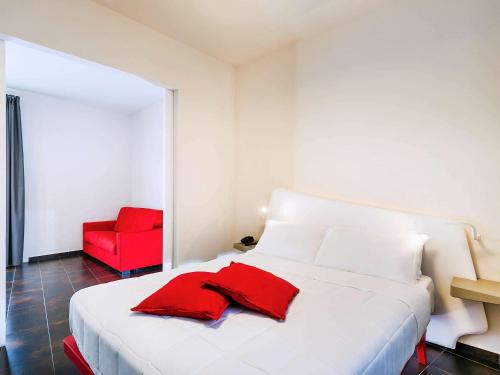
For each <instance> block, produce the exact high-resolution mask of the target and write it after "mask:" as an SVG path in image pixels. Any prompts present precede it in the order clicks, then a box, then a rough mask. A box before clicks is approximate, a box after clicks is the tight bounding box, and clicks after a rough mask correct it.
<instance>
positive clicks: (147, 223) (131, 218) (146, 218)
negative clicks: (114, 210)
mask: <svg viewBox="0 0 500 375" xmlns="http://www.w3.org/2000/svg"><path fill="white" fill-rule="evenodd" d="M157 217H158V213H157V210H151V209H149V208H135V207H122V208H121V209H120V213H119V214H118V219H116V224H115V231H116V232H143V231H147V230H151V229H153V225H154V224H155V222H156V221H157Z"/></svg>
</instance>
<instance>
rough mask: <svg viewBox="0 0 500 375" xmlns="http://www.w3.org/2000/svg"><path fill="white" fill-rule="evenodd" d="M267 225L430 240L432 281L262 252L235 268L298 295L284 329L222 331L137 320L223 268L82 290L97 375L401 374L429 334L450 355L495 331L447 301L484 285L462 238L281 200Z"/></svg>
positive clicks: (405, 218)
mask: <svg viewBox="0 0 500 375" xmlns="http://www.w3.org/2000/svg"><path fill="white" fill-rule="evenodd" d="M268 218H269V219H271V220H278V221H284V222H287V223H294V224H298V225H307V224H310V223H314V224H315V225H318V226H319V225H321V226H324V227H329V228H331V227H333V226H354V227H365V228H370V230H372V231H380V232H383V233H387V232H388V231H394V232H406V231H412V232H414V233H422V234H426V235H428V241H427V242H426V244H425V248H424V253H423V259H422V272H423V274H424V275H427V276H429V277H427V276H423V277H422V278H421V279H420V280H418V282H417V283H416V284H405V283H399V282H396V281H391V280H389V279H386V278H381V277H373V276H364V275H359V274H355V273H350V272H344V271H340V270H338V269H334V268H328V267H318V266H314V265H313V264H312V263H299V262H295V261H291V260H286V259H283V258H278V257H274V256H271V255H269V254H268V255H264V254H262V253H257V252H255V251H252V252H249V253H247V254H244V255H240V256H236V258H237V260H238V261H240V262H243V263H247V264H250V265H254V266H257V267H259V268H262V269H265V270H268V271H270V272H272V273H274V274H275V275H277V276H280V277H282V278H284V279H286V280H288V281H290V282H291V283H292V284H294V285H295V286H297V287H298V288H300V293H299V294H298V295H297V297H296V298H295V300H294V301H293V302H292V304H291V305H290V309H289V313H288V316H287V319H286V321H285V322H277V321H275V320H273V319H270V318H267V317H265V316H263V315H261V314H258V313H254V312H250V311H248V310H245V309H241V308H237V307H231V308H229V309H228V310H227V311H226V313H225V314H224V315H223V317H222V318H221V320H220V321H218V322H215V323H214V322H201V321H195V320H190V319H181V318H169V317H155V316H148V315H141V314H133V313H131V312H130V307H132V306H135V305H136V304H137V303H138V302H140V301H141V300H142V299H144V298H145V297H147V296H148V295H150V294H151V293H152V292H154V291H155V290H157V289H159V288H160V287H161V286H163V285H164V284H165V283H166V282H168V281H169V280H170V279H171V278H173V277H174V276H176V275H178V274H180V273H184V272H189V271H193V270H207V271H218V270H219V269H220V268H221V267H223V266H225V265H227V264H228V263H229V261H230V259H228V258H227V257H226V258H224V259H217V260H213V261H210V262H206V263H199V264H191V265H186V266H184V267H181V268H179V269H176V270H174V271H167V272H164V273H160V274H155V275H151V276H144V277H141V278H138V279H129V280H122V281H117V282H113V283H109V284H104V285H99V286H95V287H91V288H88V289H84V290H81V291H79V292H77V293H76V294H75V295H74V296H73V298H72V299H71V303H70V327H71V330H72V333H73V336H74V338H75V340H76V343H77V345H78V347H79V349H80V351H81V353H82V355H83V357H84V359H85V360H86V361H87V363H88V364H89V365H90V367H91V368H92V370H93V371H94V373H95V374H104V375H125V374H127V375H128V374H130V375H133V374H166V375H180V374H218V375H223V374H332V373H333V374H377V375H378V374H399V373H400V371H401V370H402V368H403V366H404V364H405V363H406V361H407V360H408V359H409V358H410V356H411V354H412V353H413V350H414V347H415V345H416V344H417V342H418V339H419V338H420V337H421V336H422V334H423V333H424V331H425V330H426V328H427V339H428V340H429V341H431V342H434V343H437V344H440V345H443V346H447V347H450V348H454V347H455V344H456V341H457V339H458V338H459V337H460V336H462V335H465V334H472V333H479V332H483V331H484V330H486V329H487V322H486V316H485V313H484V308H483V306H482V304H480V303H477V302H471V301H463V300H460V299H457V298H453V297H451V296H450V294H449V285H450V281H451V278H452V277H453V276H462V277H468V278H474V277H475V276H476V275H475V271H474V266H473V264H472V259H471V256H470V252H469V249H468V245H467V241H466V238H465V235H464V231H463V228H461V227H460V226H457V225H456V224H450V223H449V222H448V221H446V220H443V219H439V218H433V217H428V216H423V215H414V214H407V213H402V212H397V211H391V210H383V209H378V208H372V207H367V206H361V205H355V204H350V203H345V202H339V201H334V200H326V199H321V198H317V197H311V196H307V195H303V194H299V193H294V192H289V191H286V190H282V189H279V190H276V191H275V192H274V193H273V196H272V199H271V202H270V205H269V211H268ZM450 259H453V262H450ZM431 278H432V281H431ZM431 310H433V315H432V317H431Z"/></svg>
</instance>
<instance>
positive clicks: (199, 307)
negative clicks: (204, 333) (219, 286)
mask: <svg viewBox="0 0 500 375" xmlns="http://www.w3.org/2000/svg"><path fill="white" fill-rule="evenodd" d="M212 275H213V273H212V272H188V273H184V274H182V275H179V276H177V277H175V278H173V279H172V280H170V281H169V282H168V283H167V284H166V285H164V286H163V287H161V288H160V289H158V290H157V291H156V292H154V293H153V294H151V295H150V296H149V297H148V298H146V299H145V300H144V301H142V302H141V303H139V304H138V305H137V306H136V307H133V308H132V309H131V310H132V311H137V312H143V313H147V314H154V315H172V316H185V317H189V318H196V319H205V320H210V319H214V320H217V319H219V318H220V317H221V315H222V313H223V312H224V310H225V309H226V308H227V306H228V305H229V300H228V299H227V298H226V297H225V296H223V295H222V294H220V293H217V292H216V291H214V290H212V289H210V288H207V287H204V286H203V284H204V282H205V280H206V279H208V278H209V277H210V276H212Z"/></svg>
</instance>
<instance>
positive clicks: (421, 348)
mask: <svg viewBox="0 0 500 375" xmlns="http://www.w3.org/2000/svg"><path fill="white" fill-rule="evenodd" d="M417 359H418V364H419V365H423V366H427V350H426V344H425V332H424V334H423V335H422V338H421V339H420V341H419V342H418V344H417Z"/></svg>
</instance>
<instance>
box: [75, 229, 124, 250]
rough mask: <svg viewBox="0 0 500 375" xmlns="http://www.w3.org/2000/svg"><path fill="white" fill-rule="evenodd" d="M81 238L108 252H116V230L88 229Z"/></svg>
mask: <svg viewBox="0 0 500 375" xmlns="http://www.w3.org/2000/svg"><path fill="white" fill-rule="evenodd" d="M83 240H84V241H85V242H88V243H90V244H92V245H94V246H97V247H100V248H101V249H103V250H106V251H108V252H110V253H113V254H115V253H116V232H113V231H90V232H85V233H84V234H83Z"/></svg>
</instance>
